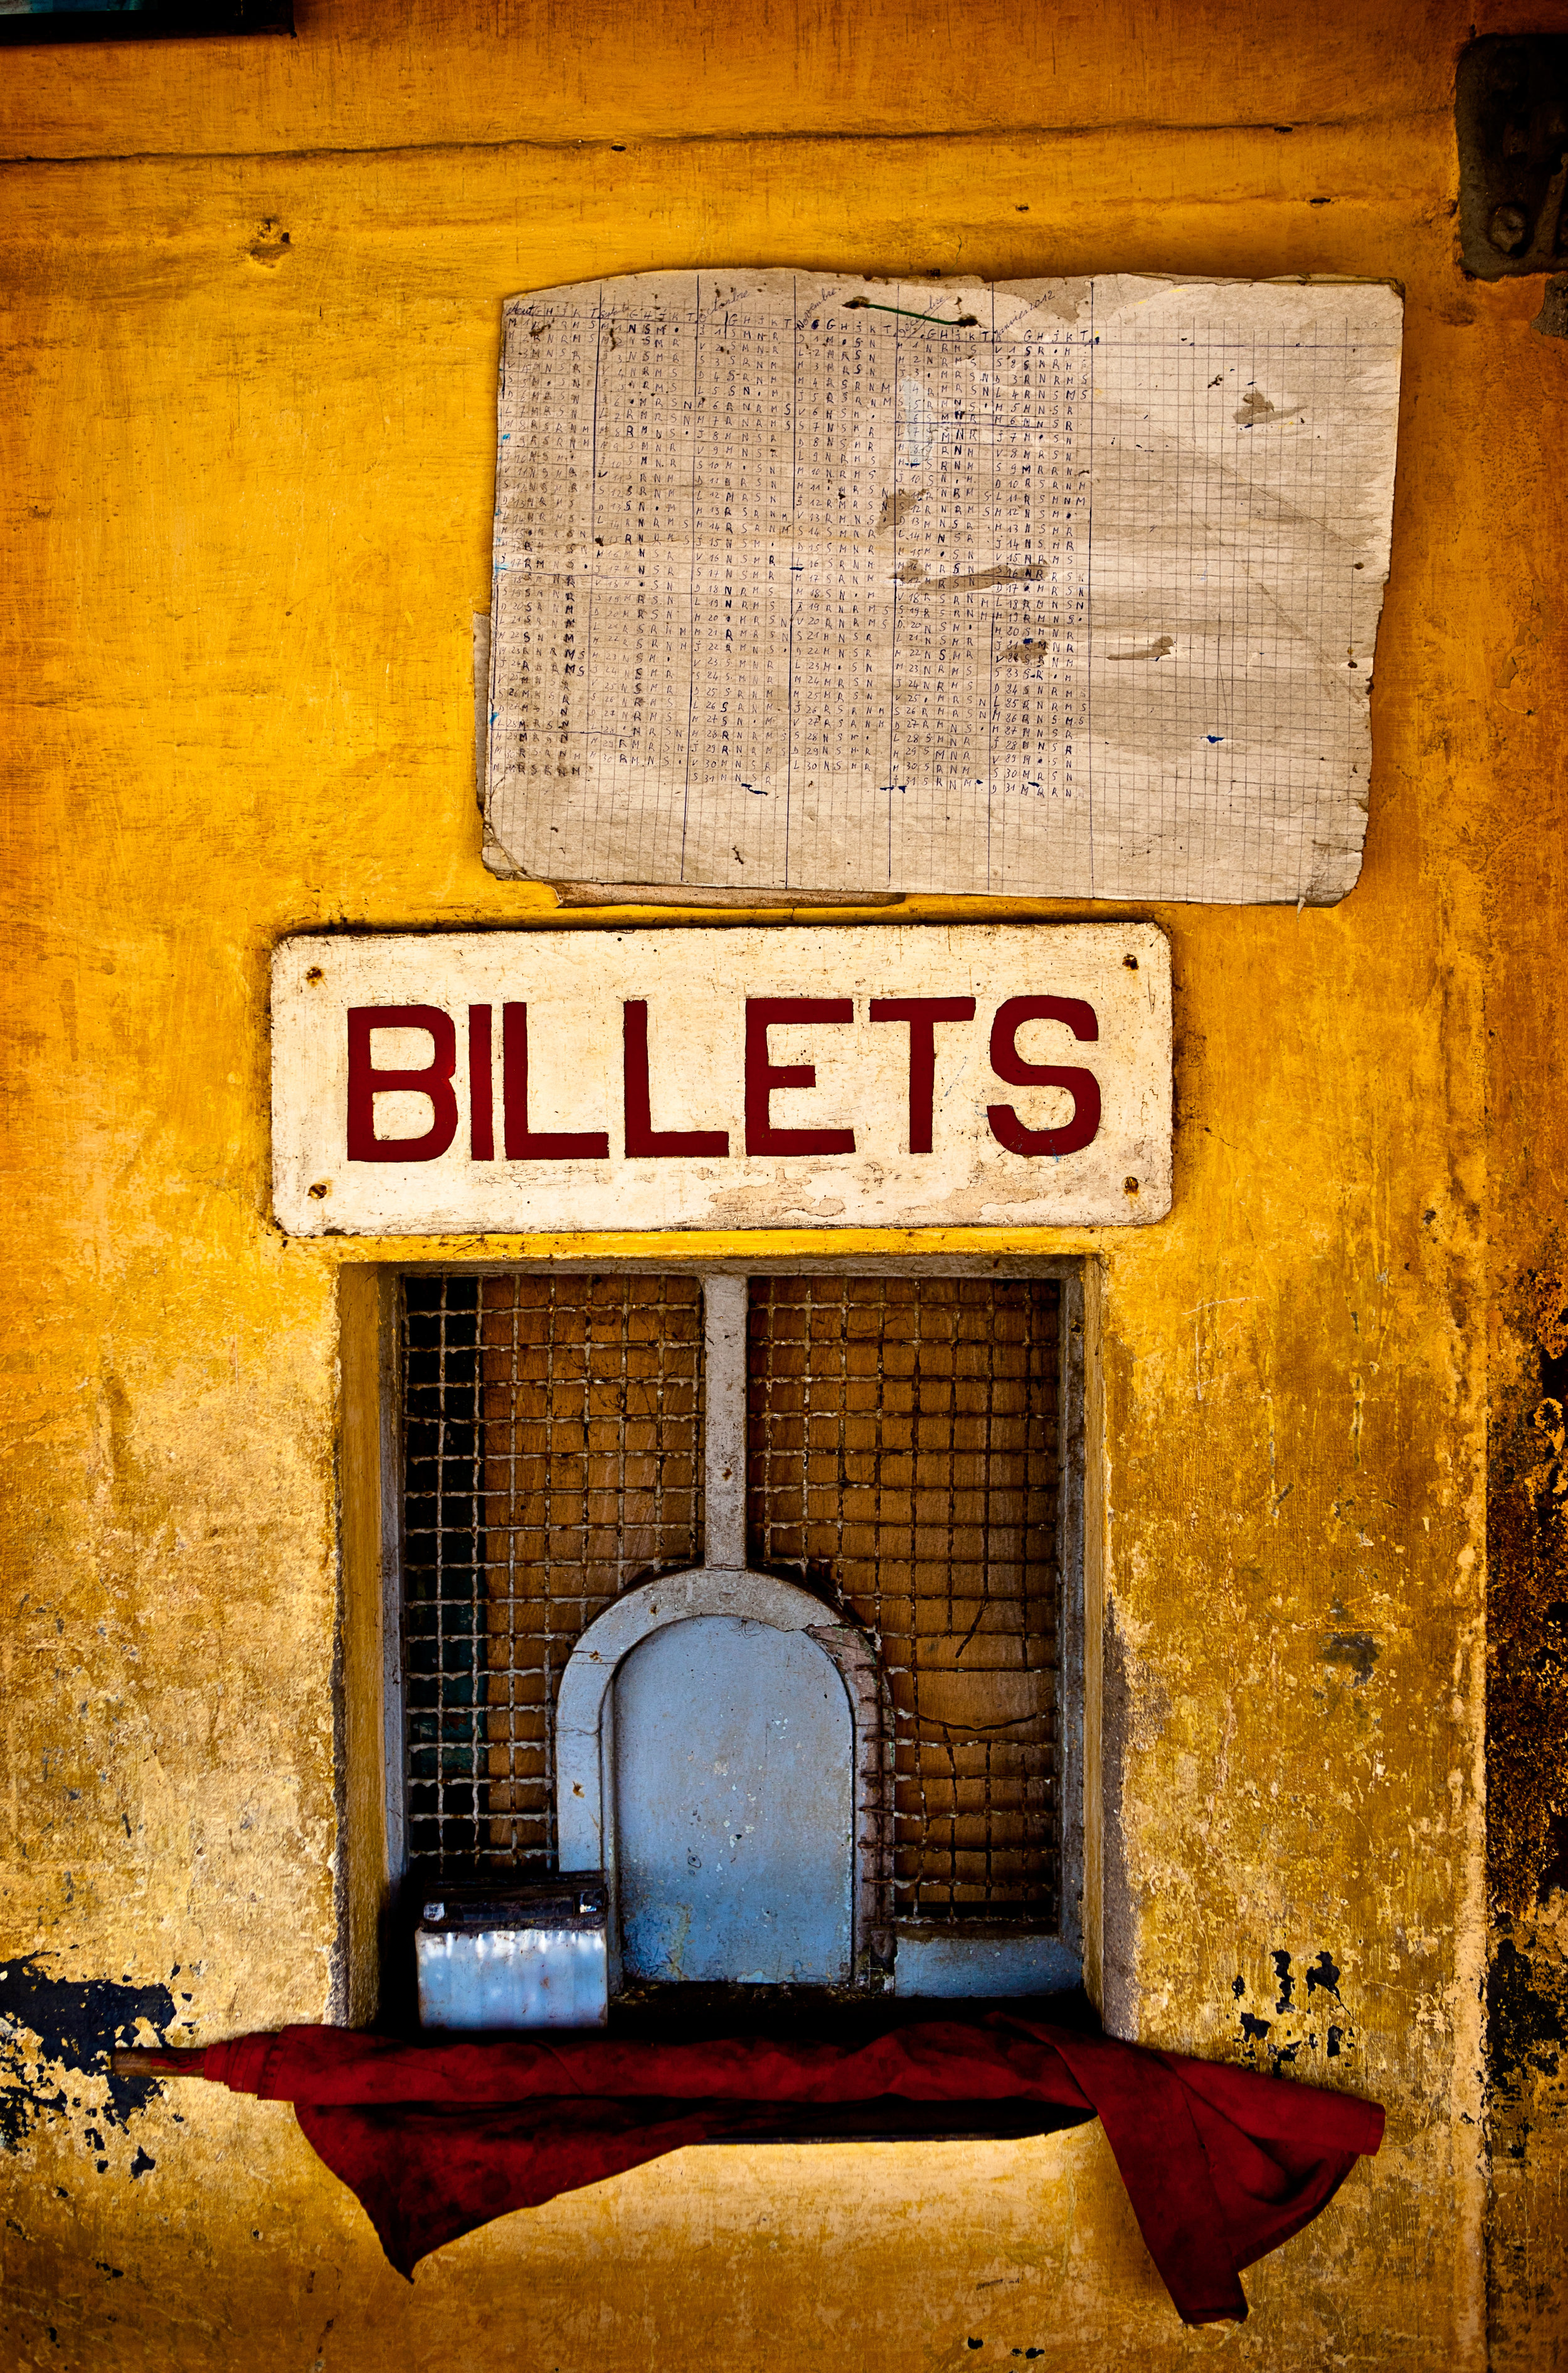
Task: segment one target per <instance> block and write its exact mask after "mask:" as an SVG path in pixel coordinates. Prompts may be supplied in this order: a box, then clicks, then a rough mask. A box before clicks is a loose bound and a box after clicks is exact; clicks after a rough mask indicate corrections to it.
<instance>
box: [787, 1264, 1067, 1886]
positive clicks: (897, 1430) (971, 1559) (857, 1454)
mask: <svg viewBox="0 0 1568 2373" xmlns="http://www.w3.org/2000/svg"><path fill="white" fill-rule="evenodd" d="M1059 1345H1060V1290H1059V1287H1058V1285H1057V1284H1056V1282H1055V1281H1054V1280H1033V1279H1030V1280H1020V1279H996V1280H992V1279H969V1278H962V1279H960V1278H912V1277H911V1278H899V1277H889V1278H855V1277H800V1278H755V1279H754V1280H753V1281H752V1299H751V1324H750V1345H749V1362H748V1365H749V1388H748V1400H749V1409H748V1455H747V1474H748V1533H749V1549H748V1554H749V1560H750V1562H751V1563H752V1564H753V1565H755V1566H761V1567H763V1568H765V1569H766V1570H768V1571H770V1572H776V1573H786V1574H790V1575H792V1576H795V1577H796V1578H798V1579H800V1580H802V1581H803V1582H804V1583H805V1584H806V1585H807V1586H808V1587H809V1588H812V1589H814V1590H816V1591H818V1592H820V1593H822V1594H823V1595H824V1596H833V1595H834V1594H842V1597H843V1600H844V1602H845V1604H846V1605H847V1606H848V1608H849V1609H850V1610H851V1611H852V1613H853V1614H854V1615H855V1617H856V1618H857V1619H858V1620H859V1621H860V1623H862V1624H863V1625H864V1626H865V1628H866V1629H867V1631H870V1632H871V1634H872V1638H873V1640H874V1641H875V1642H876V1643H877V1647H878V1650H879V1653H880V1654H881V1657H882V1660H883V1667H884V1669H885V1671H886V1673H887V1675H888V1679H889V1684H890V1688H891V1691H892V1697H893V1704H894V1721H895V1889H894V1908H895V1912H896V1913H897V1914H899V1915H901V1916H904V1917H919V1918H922V1919H941V1920H960V1921H961V1920H973V1919H977V1918H978V1919H989V1920H997V1919H1015V1918H1022V1919H1026V1920H1028V1921H1029V1922H1030V1923H1031V1924H1037V1925H1041V1926H1047V1927H1048V1926H1050V1925H1052V1924H1054V1922H1055V1920H1056V1917H1057V1910H1058V1894H1059V1862H1060V1849H1059V1801H1058V1785H1057V1783H1058V1769H1059V1767H1058V1761H1057V1670H1058V1655H1059V1622H1058V1608H1059V1596H1060V1585H1059V1561H1058V1545H1057V1503H1058V1483H1059V1431H1058V1396H1059V1357H1060V1352H1059Z"/></svg>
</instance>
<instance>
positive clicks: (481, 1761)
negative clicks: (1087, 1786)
mask: <svg viewBox="0 0 1568 2373" xmlns="http://www.w3.org/2000/svg"><path fill="white" fill-rule="evenodd" d="M1079 1309H1080V1303H1079V1280H1078V1278H1077V1276H1076V1274H1075V1272H1074V1271H1073V1270H1072V1269H1071V1267H1070V1266H1069V1265H1067V1264H1063V1263H1057V1264H1054V1265H1053V1264H1041V1265H1037V1266H1036V1268H1035V1269H1033V1270H1032V1271H1027V1272H1025V1271H1023V1270H1022V1269H1021V1270H1020V1271H1019V1272H1018V1273H1012V1274H1008V1275H1000V1274H998V1273H996V1272H995V1271H994V1270H992V1269H986V1270H984V1271H982V1270H981V1269H980V1268H979V1267H978V1265H975V1266H974V1267H972V1268H970V1269H968V1270H966V1271H965V1272H961V1273H941V1272H938V1271H935V1270H933V1269H931V1268H926V1267H922V1268H919V1270H918V1271H916V1270H913V1269H904V1270H899V1269H892V1268H879V1269H877V1270H875V1271H874V1272H873V1271H871V1270H869V1269H857V1268H852V1267H848V1266H846V1267H845V1268H827V1267H822V1268H813V1269H812V1270H811V1271H809V1272H802V1271H801V1270H798V1269H797V1270H793V1271H783V1270H778V1269H774V1270H768V1271H759V1272H757V1273H755V1274H751V1275H749V1276H746V1277H743V1278H737V1277H736V1276H734V1275H733V1274H732V1273H731V1275H729V1276H726V1277H723V1278H719V1277H716V1276H712V1275H710V1276H709V1277H708V1279H707V1280H705V1278H704V1276H703V1275H702V1273H700V1272H698V1271H696V1270H695V1269H692V1270H682V1269H673V1268H672V1269H659V1270H651V1269H648V1270H643V1269H637V1270H623V1271H617V1272H614V1273H591V1272H588V1271H577V1270H563V1269H560V1268H551V1269H549V1270H544V1269H527V1268H519V1269H511V1270H507V1271H504V1272H495V1271H492V1272H488V1273H485V1274H474V1273H473V1272H468V1273H462V1272H445V1273H433V1272H419V1273H415V1274H411V1275H409V1276H408V1277H406V1278H405V1279H404V1280H403V1284H402V1292H401V1312H400V1334H401V1354H402V1356H401V1411H402V1445H403V1467H402V1495H401V1496H402V1541H401V1565H402V1609H401V1623H402V1656H401V1667H402V1674H401V1692H400V1695H399V1701H398V1702H397V1703H396V1705H395V1706H394V1707H393V1708H392V1709H390V1711H391V1712H392V1715H393V1720H392V1725H391V1735H392V1738H393V1740H394V1741H400V1742H401V1755H400V1756H399V1755H397V1754H395V1753H394V1757H393V1762H394V1764H395V1766H396V1769H395V1773H394V1788H395V1793H396V1794H397V1797H398V1802H397V1804H396V1806H395V1807H394V1813H395V1816H396V1818H394V1820H393V1823H392V1830H393V1834H394V1835H395V1834H401V1836H402V1839H403V1841H404V1857H405V1868H406V1876H407V1877H408V1879H409V1881H410V1882H411V1891H413V1892H418V1891H420V1890H423V1889H425V1888H427V1887H428V1886H429V1884H430V1882H432V1881H434V1880H437V1879H440V1880H444V1881H447V1882H448V1883H450V1882H451V1881H453V1880H455V1879H462V1878H473V1877H483V1878H486V1879H487V1880H495V1879H501V1878H504V1876H506V1875H508V1874H513V1875H516V1876H537V1875H544V1874H547V1873H550V1872H552V1871H554V1870H556V1869H557V1868H561V1867H568V1868H582V1867H585V1866H586V1865H587V1864H588V1862H589V1861H590V1860H591V1859H597V1858H599V1856H600V1854H601V1853H602V1855H603V1861H604V1862H605V1864H607V1866H608V1870H607V1875H608V1876H610V1878H611V1880H612V1885H613V1888H614V1887H615V1886H616V1883H617V1880H618V1881H619V1886H618V1898H619V1909H618V1914H617V1916H618V1918H619V1921H620V1923H621V1935H622V1937H623V1940H624V1943H625V1946H626V1964H625V1970H624V1973H623V1982H624V1984H625V1985H626V1987H627V1988H632V1987H636V1986H638V1985H659V1984H671V1983H678V1982H680V1981H683V1980H686V1981H705V1982H712V1981H715V1980H724V1981H730V1982H732V1983H734V1984H736V1985H747V1984H778V1983H784V1982H790V1981H796V1982H805V1983H814V1984H831V1985H848V1986H851V1987H856V1988H870V1989H873V1990H874V1989H885V1988H889V1987H891V1988H893V1989H895V1991H897V1992H899V1993H913V1994H922V1993H933V1994H947V1995H954V1994H966V1993H967V1994H977V1995H978V1994H988V1993H989V1994H1014V1993H1033V1992H1038V1991H1043V1990H1047V1989H1049V1988H1050V1987H1052V1986H1057V1985H1063V1984H1071V1983H1073V1982H1075V1981H1076V1980H1077V1977H1078V1974H1079V1958H1078V1956H1079V1939H1078V1900H1077V1898H1078V1886H1079V1877H1078V1873H1079V1864H1080V1859H1081V1846H1080V1838H1081V1817H1082V1764H1081V1739H1082V1707H1081V1667H1082V1654H1081V1644H1080V1633H1081V1618H1080V1604H1081V1546H1080V1526H1081V1496H1082V1495H1081V1490H1080V1484H1079V1477H1080V1471H1081V1459H1082V1451H1081V1441H1082V1426H1081V1417H1080V1411H1081V1399H1082V1396H1081V1378H1080V1362H1081V1349H1082V1323H1081V1318H1080V1316H1079ZM737 1338H739V1339H737ZM741 1568H743V1569H744V1572H743V1574H741V1575H740V1576H738V1577H737V1573H736V1570H737V1569H741ZM727 1577H728V1579H727ZM710 1583H711V1584H712V1587H711V1588H710V1587H709V1584H710ZM653 1584H662V1585H663V1587H662V1588H661V1589H660V1590H655V1589H652V1588H651V1585H653ZM714 1589H717V1591H718V1593H719V1595H718V1596H714V1595H713V1591H714ZM726 1591H728V1593H729V1595H728V1596H725V1595H724V1594H725V1592H726ZM737 1591H738V1592H739V1594H740V1595H739V1596H736V1595H735V1594H736V1592H737ZM679 1592H684V1593H685V1598H684V1599H683V1600H682V1605H681V1610H680V1612H681V1619H680V1620H679V1621H675V1622H672V1621H671V1614H672V1607H673V1604H674V1597H675V1595H676V1594H677V1593H679ZM705 1592H706V1593H707V1595H706V1596H705ZM650 1605H651V1606H653V1607H655V1608H656V1609H657V1612H658V1616H659V1622H660V1626H661V1628H660V1629H659V1630H658V1631H657V1634H656V1635H655V1634H653V1633H652V1632H649V1633H648V1634H647V1636H644V1631H643V1628H642V1626H641V1625H640V1624H639V1623H638V1622H634V1621H633V1617H634V1616H635V1615H636V1611H637V1609H638V1607H648V1606H650ZM595 1642H604V1643H605V1653H604V1654H603V1656H601V1654H600V1653H599V1650H598V1648H597V1647H596V1645H595V1644H594V1643H595ZM574 1658H575V1663H574ZM585 1666H586V1667H590V1668H591V1669H590V1670H589V1671H587V1672H586V1674H585V1669H584V1668H585ZM606 1666H614V1671H613V1672H612V1673H610V1675H609V1677H608V1678H606V1677H605V1672H604V1668H605V1667H606ZM585 1682H586V1683H587V1685H588V1690H587V1696H586V1698H585V1697H584V1689H583V1684H584V1683H585ZM583 1702H587V1703H589V1704H591V1707H592V1708H593V1709H594V1711H593V1712H592V1713H591V1715H590V1716H588V1717H586V1718H585V1717H582V1716H581V1715H580V1714H579V1713H573V1712H572V1711H571V1709H572V1707H574V1706H577V1705H579V1704H580V1703H583ZM584 1719H587V1720H589V1721H591V1724H594V1725H597V1726H598V1727H597V1730H596V1735H597V1736H602V1739H603V1758H602V1759H600V1760H598V1761H592V1762H591V1763H590V1762H585V1761H584V1760H583V1759H582V1753H583V1750H582V1737H583V1736H584V1734H583V1732H582V1729H581V1724H582V1722H583V1720H584ZM574 1725H575V1727H574ZM594 1752H595V1755H597V1752H598V1750H597V1749H595V1750H594ZM574 1756H575V1757H576V1758H577V1761H575V1762H574V1761H573V1758H574ZM579 1773H580V1774H581V1780H580V1783H579V1779H578V1777H577V1776H576V1775H578V1774H579ZM595 1785H598V1786H599V1787H601V1789H602V1793H603V1815H602V1819H603V1830H602V1832H601V1831H600V1830H599V1829H590V1831H589V1837H590V1845H589V1847H588V1848H587V1849H585V1848H584V1846H583V1843H582V1833H583V1818H584V1816H583V1806H584V1800H585V1798H586V1797H588V1796H590V1795H591V1794H592V1793H593V1790H594V1787H595ZM563 1807H564V1811H563ZM594 1818H595V1819H596V1820H597V1819H599V1818H601V1816H600V1815H599V1814H598V1813H597V1812H596V1813H595V1816H594ZM601 1836H602V1844H601V1843H600V1842H598V1841H600V1839H601ZM769 1857H771V1860H770V1859H769ZM780 1857H782V1859H780Z"/></svg>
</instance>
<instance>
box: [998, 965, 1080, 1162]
mask: <svg viewBox="0 0 1568 2373" xmlns="http://www.w3.org/2000/svg"><path fill="white" fill-rule="evenodd" d="M1024 1023H1065V1025H1068V1030H1070V1033H1072V1037H1077V1039H1098V1035H1101V1025H1098V1016H1096V1011H1094V1006H1089V1004H1084V999H1082V997H1008V1001H1006V1004H1003V1006H999V1009H996V1021H994V1023H991V1070H994V1072H996V1078H999V1080H1006V1082H1008V1087H1065V1089H1068V1094H1070V1096H1072V1120H1070V1122H1068V1125H1065V1129H1027V1128H1024V1125H1023V1120H1020V1117H1018V1113H1015V1111H1012V1105H1011V1104H987V1108H985V1117H987V1120H989V1122H991V1137H994V1139H996V1144H999V1146H1006V1149H1008V1153H1080V1151H1082V1149H1084V1146H1086V1144H1091V1141H1094V1134H1096V1129H1098V1125H1101V1082H1098V1080H1096V1078H1094V1072H1091V1070H1063V1068H1060V1066H1056V1063H1027V1060H1024V1058H1023V1056H1020V1051H1018V1033H1020V1030H1023V1025H1024Z"/></svg>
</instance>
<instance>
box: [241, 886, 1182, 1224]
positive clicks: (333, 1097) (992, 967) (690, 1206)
mask: <svg viewBox="0 0 1568 2373" xmlns="http://www.w3.org/2000/svg"><path fill="white" fill-rule="evenodd" d="M272 1011H273V1203H274V1210H275V1214H276V1217H277V1220H278V1222H279V1224H280V1225H281V1226H282V1227H284V1228H285V1229H286V1230H287V1232H288V1233H290V1234H293V1235H300V1236H322V1235H415V1234H446V1233H453V1232H462V1233H485V1232H486V1231H488V1232H491V1233H522V1232H532V1231H554V1230H568V1229H594V1230H620V1229H641V1228H707V1229H726V1230H728V1229H740V1228H812V1227H846V1228H850V1227H853V1228H864V1227H878V1228H885V1227H897V1228H908V1227H1002V1228H1018V1227H1031V1228H1039V1227H1126V1226H1128V1225H1129V1224H1131V1225H1136V1224H1138V1223H1139V1222H1147V1221H1151V1220H1158V1219H1161V1218H1163V1217H1164V1213H1165V1212H1166V1211H1167V1210H1169V1208H1170V1197H1171V973H1170V950H1169V946H1168V944H1167V942H1166V940H1165V938H1164V933H1163V932H1161V931H1159V930H1157V929H1155V928H1154V927H1153V925H1152V924H1148V923H1115V924H1111V923H1105V924H1100V923H1094V924H1083V923H1075V924H1067V925H1062V926H1041V925H1027V924H1024V925H995V924H956V925H952V926H945V927H943V926H928V927H924V928H920V927H889V926H887V925H872V926H870V927H860V928H857V929H833V928H831V927H824V928H818V929H777V930H770V929H739V930H722V929H697V930H669V931H661V930H647V929H644V930H626V931H613V932H612V931H587V930H578V931H562V930H554V931H465V932H451V933H448V932H430V933H425V934H420V935H418V936H408V937H402V936H400V937H396V938H378V937H373V936H365V935H358V934H356V935H348V934H345V935H343V936H322V937H310V938H300V939H291V940H286V941H283V943H282V944H281V945H280V946H279V948H278V949H277V951H276V953H275V956H274V960H273V1008H272Z"/></svg>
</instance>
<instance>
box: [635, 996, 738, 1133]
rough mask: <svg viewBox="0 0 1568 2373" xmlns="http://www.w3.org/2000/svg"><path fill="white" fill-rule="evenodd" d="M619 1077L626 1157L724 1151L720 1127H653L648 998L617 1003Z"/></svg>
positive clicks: (723, 1131) (722, 1131) (722, 1130)
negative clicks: (623, 1093) (623, 1084)
mask: <svg viewBox="0 0 1568 2373" xmlns="http://www.w3.org/2000/svg"><path fill="white" fill-rule="evenodd" d="M621 1041H622V1065H623V1077H624V1079H625V1081H626V1159H627V1161H628V1162H630V1161H633V1160H635V1159H636V1158H637V1157H638V1155H641V1154H653V1155H656V1156H658V1157H660V1158H661V1159H662V1160H664V1161H670V1160H672V1159H673V1158H674V1157H675V1156H677V1155H680V1154H705V1153H728V1152H729V1151H730V1133H729V1131H728V1129H723V1128H654V1126H653V1108H652V1102H651V1098H650V1095H649V1085H648V999H646V998H643V997H630V998H627V999H626V1000H625V1002H624V1003H623V1004H622V1007H621Z"/></svg>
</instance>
